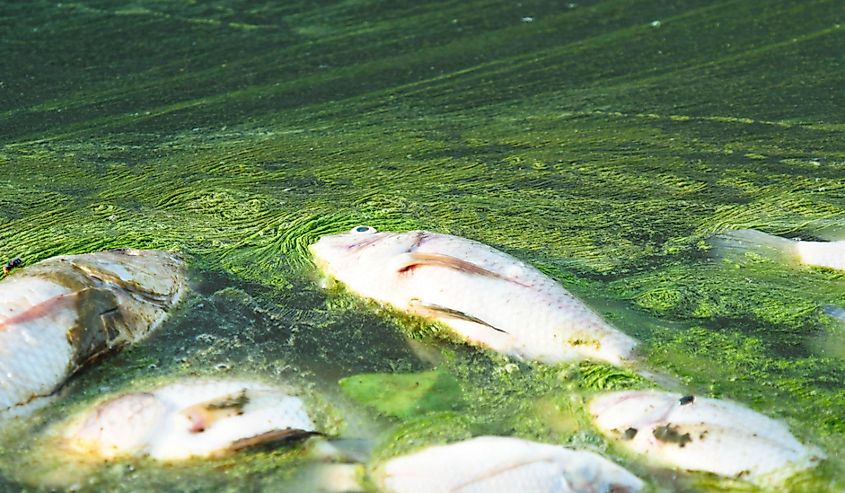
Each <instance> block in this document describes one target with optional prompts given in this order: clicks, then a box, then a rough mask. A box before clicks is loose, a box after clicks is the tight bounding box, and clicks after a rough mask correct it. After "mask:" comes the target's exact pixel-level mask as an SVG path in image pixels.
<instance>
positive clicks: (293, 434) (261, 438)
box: [228, 428, 324, 452]
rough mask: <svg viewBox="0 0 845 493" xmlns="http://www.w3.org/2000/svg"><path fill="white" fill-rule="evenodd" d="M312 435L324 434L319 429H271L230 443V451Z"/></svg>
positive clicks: (295, 439)
mask: <svg viewBox="0 0 845 493" xmlns="http://www.w3.org/2000/svg"><path fill="white" fill-rule="evenodd" d="M312 436H324V435H323V434H322V433H320V432H319V431H308V430H300V429H297V428H285V429H276V430H270V431H267V432H264V433H260V434H258V435H254V436H251V437H247V438H240V439H238V440H235V441H234V442H232V443H231V444H229V447H228V451H230V452H237V451H238V450H243V449H245V448H252V447H257V446H259V445H269V444H276V445H281V444H284V443H288V442H292V441H299V440H304V439H306V438H309V437H312Z"/></svg>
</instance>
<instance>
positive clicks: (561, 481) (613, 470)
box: [375, 436, 643, 493]
mask: <svg viewBox="0 0 845 493" xmlns="http://www.w3.org/2000/svg"><path fill="white" fill-rule="evenodd" d="M375 477H376V481H377V482H378V483H379V486H380V487H381V489H383V490H384V491H385V492H387V493H451V492H455V493H458V492H460V493H471V492H477V493H482V492H484V493H512V492H526V493H527V492H534V491H543V492H547V493H634V492H637V491H640V489H642V487H643V482H642V480H640V479H639V478H638V477H636V476H634V475H633V474H631V473H630V472H628V471H627V470H625V469H624V468H622V467H620V466H618V465H616V464H614V463H613V462H611V461H609V460H607V459H605V458H603V457H601V456H599V455H597V454H594V453H592V452H584V451H576V450H571V449H568V448H565V447H560V446H557V445H548V444H543V443H536V442H530V441H528V440H521V439H519V438H510V437H495V436H487V437H478V438H473V439H470V440H466V441H463V442H458V443H453V444H450V445H442V446H435V447H429V448H426V449H424V450H422V451H420V452H416V453H413V454H410V455H405V456H402V457H398V458H395V459H392V460H389V461H387V462H386V463H385V464H384V465H382V466H381V467H380V468H378V469H377V470H376V473H375Z"/></svg>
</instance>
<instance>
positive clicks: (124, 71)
mask: <svg viewBox="0 0 845 493" xmlns="http://www.w3.org/2000/svg"><path fill="white" fill-rule="evenodd" d="M842 46H845V5H843V3H842V2H838V1H820V0H818V1H813V0H795V1H775V0H735V1H706V2H705V1H691V0H684V1H681V0H678V1H636V0H616V1H610V0H606V1H576V2H575V3H572V4H567V3H565V2H536V1H522V2H503V1H465V2H458V1H453V2H447V1H441V2H403V1H392V2H387V1H381V2H379V1H375V0H348V1H341V2H334V1H312V2H297V1H288V2H269V1H268V2H260V1H256V2H248V1H234V0H232V1H204V2H194V1H156V0H137V1H134V2H127V3H123V2H106V1H94V0H87V1H81V2H62V3H57V2H45V1H38V0H35V1H30V2H10V1H0V53H2V55H3V56H2V57H0V225H1V226H0V233H2V234H0V258H2V259H4V260H5V259H8V258H11V257H14V256H20V257H22V258H23V259H24V261H25V262H26V263H27V264H31V263H33V262H36V261H38V260H40V259H43V258H46V257H49V256H52V255H56V254H64V253H81V252H89V251H96V250H101V249H105V248H112V247H135V248H166V249H176V250H179V251H181V252H183V254H184V255H185V256H186V257H187V258H188V259H189V260H190V261H191V263H192V266H193V269H194V271H195V274H194V278H195V279H196V281H195V290H194V295H193V296H191V297H190V298H189V299H188V300H187V301H186V303H185V304H184V306H183V308H182V309H181V310H180V311H179V313H178V314H177V315H176V316H174V317H173V319H172V320H171V321H170V322H169V323H168V324H166V325H165V326H164V327H162V329H161V330H160V331H159V332H158V333H157V334H156V335H155V336H153V337H152V338H150V339H149V340H147V341H145V342H144V343H142V344H140V345H138V346H137V347H135V348H133V349H132V350H131V351H126V352H124V353H121V354H119V355H116V356H114V357H111V358H107V359H105V360H103V361H101V362H100V363H99V364H98V365H96V366H94V367H91V368H90V369H88V370H86V371H83V372H82V373H81V374H79V375H77V377H75V378H74V379H73V380H72V381H71V382H70V383H69V385H68V386H67V387H66V388H65V389H64V390H63V393H62V395H61V397H60V399H59V400H58V402H56V403H54V404H53V406H52V407H48V408H46V409H44V410H42V411H40V412H38V413H36V414H35V415H34V416H33V417H31V418H29V419H27V420H24V421H23V422H22V423H19V424H18V425H17V426H16V427H15V428H14V429H13V430H12V431H7V432H6V434H5V437H4V438H3V450H2V451H1V452H2V453H0V455H2V459H3V460H2V463H0V471H2V476H3V479H2V481H3V482H5V487H6V488H7V489H9V490H11V491H14V490H18V489H21V488H27V489H38V488H48V486H45V485H44V483H43V479H44V478H45V477H47V474H46V473H43V474H42V472H43V471H53V473H55V471H56V470H61V469H62V468H66V467H70V466H67V465H56V464H55V463H53V462H51V461H48V460H45V459H44V455H45V454H44V452H43V450H42V449H40V448H39V447H40V445H39V440H38V439H37V437H38V436H40V434H41V433H42V432H43V431H44V430H46V429H48V428H49V427H50V424H51V423H54V422H57V421H58V420H60V418H61V417H62V416H63V415H65V414H67V413H69V412H72V411H74V410H77V409H80V408H82V407H84V406H85V405H86V404H87V403H90V402H92V401H93V400H94V399H96V398H97V397H98V396H100V395H101V394H102V393H103V392H105V391H111V392H118V391H121V390H124V389H129V388H139V387H143V386H144V385H149V384H151V383H154V382H158V381H162V380H168V379H171V378H173V377H174V376H177V375H180V376H181V375H209V374H211V375H221V376H234V375H237V376H252V377H255V378H261V379H265V380H278V381H284V382H288V383H292V384H295V385H297V386H300V387H302V388H304V389H306V391H307V392H311V393H313V394H314V396H315V399H316V400H319V401H320V404H319V405H317V407H318V408H321V409H324V411H325V413H326V414H327V415H331V416H332V417H331V420H332V422H333V423H334V425H333V426H334V428H333V429H334V430H335V434H336V435H338V436H342V437H349V438H353V437H364V438H368V439H371V440H373V442H374V446H375V449H374V451H373V457H374V460H377V459H379V458H386V457H389V456H391V455H395V454H396V453H400V452H402V451H404V450H409V449H412V448H414V447H418V446H421V445H424V444H426V443H441V442H444V441H450V440H456V439H459V438H464V437H468V436H472V435H478V434H483V433H492V434H508V435H517V436H522V437H526V438H530V439H536V440H541V441H545V442H551V443H561V444H569V445H575V446H580V447H588V448H591V449H593V450H597V451H600V452H603V453H605V455H607V456H608V457H610V458H612V459H614V460H616V461H617V462H619V463H621V464H623V465H625V466H626V467H629V468H631V469H632V470H633V471H634V472H635V473H637V474H638V475H640V476H641V477H643V478H644V479H646V480H647V481H648V482H649V484H650V485H651V486H650V487H651V488H653V489H654V490H655V491H711V490H720V491H734V490H737V491H748V490H751V491H754V489H753V488H752V487H750V486H748V485H744V484H741V483H737V482H729V481H718V480H716V479H714V478H711V477H706V476H705V475H691V474H690V475H687V474H681V475H678V476H675V475H673V474H671V473H670V472H668V471H666V470H661V469H657V468H653V467H649V466H648V465H646V464H644V463H642V462H639V461H637V459H636V458H635V457H633V456H630V455H628V454H626V453H625V452H623V451H621V450H618V449H616V448H614V447H613V446H612V445H610V444H608V443H607V442H606V441H604V440H603V439H602V438H601V437H600V435H599V434H598V433H597V432H596V431H595V430H594V429H593V428H592V427H591V426H590V425H589V423H588V420H587V419H586V416H585V415H584V406H583V399H584V398H585V397H586V396H588V395H589V394H590V393H591V392H594V391H596V390H601V389H608V388H614V389H616V388H634V387H641V386H644V385H646V383H645V382H643V381H642V380H641V379H638V378H637V377H635V376H634V375H633V374H630V373H627V372H624V371H620V370H615V369H612V368H609V367H606V366H602V365H596V364H589V363H583V364H576V365H561V366H559V367H554V368H551V367H543V366H534V367H532V366H529V365H524V364H513V363H509V362H508V361H507V360H505V359H503V358H501V357H496V356H493V355H490V354H487V353H485V352H483V351H478V350H474V349H470V348H466V347H464V346H461V345H459V344H454V343H450V342H448V341H442V340H440V339H437V338H432V337H430V336H429V335H426V334H430V333H431V332H435V331H436V330H435V329H432V328H431V327H420V326H419V325H420V324H419V322H418V321H409V320H405V319H403V318H402V317H397V316H395V314H389V313H381V312H380V311H379V310H377V309H375V308H374V307H372V306H369V305H367V304H365V303H363V302H361V301H359V300H356V299H354V297H350V296H349V295H348V294H345V293H343V292H338V291H337V290H330V291H326V290H323V289H322V288H320V283H319V276H318V274H317V273H316V272H315V269H314V267H313V265H311V263H310V261H309V258H308V255H307V250H306V247H307V245H308V244H309V243H311V242H313V241H314V240H315V239H316V238H317V237H319V235H321V234H326V233H333V232H339V231H343V230H346V229H348V228H350V227H352V226H354V225H356V224H360V223H364V224H371V225H373V226H376V227H377V228H379V229H382V230H407V229H419V228H424V229H430V230H434V231H440V232H446V233H452V234H457V235H461V236H466V237H469V238H473V239H476V240H479V241H482V242H485V243H488V244H490V245H493V246H495V247H497V248H499V249H501V250H503V251H506V252H508V253H511V254H513V255H515V256H517V257H519V258H521V259H523V260H525V261H528V262H530V263H532V264H533V265H535V266H537V267H539V268H540V269H541V270H543V271H544V272H546V273H547V274H549V275H550V276H552V277H554V278H555V279H557V280H559V281H560V282H561V283H562V284H563V285H564V286H566V287H567V288H568V289H570V290H572V291H573V292H575V293H576V294H578V295H579V296H580V297H582V298H583V299H584V300H585V301H587V302H588V303H589V304H590V305H591V306H593V307H595V308H596V309H598V310H599V311H600V312H601V313H602V314H603V315H605V316H606V318H608V319H609V320H611V321H612V322H613V323H614V324H615V325H617V326H618V327H620V328H622V329H623V330H625V331H626V332H628V333H629V334H631V335H633V336H635V337H637V338H638V339H640V340H641V341H643V345H644V347H645V353H646V357H647V359H648V362H649V364H650V365H651V366H653V367H655V368H658V369H660V370H662V371H665V372H667V373H672V374H674V375H677V377H678V378H679V379H681V380H682V381H683V382H684V385H686V386H687V387H688V388H689V390H690V391H694V392H696V393H701V394H705V395H712V396H718V397H728V398H732V399H736V400H738V401H741V402H743V403H745V404H747V405H749V406H750V407H752V408H754V409H756V410H758V411H760V412H763V413H765V414H767V415H770V416H773V417H777V418H779V419H782V420H784V421H785V422H786V423H788V424H789V426H790V428H791V429H792V431H793V432H794V434H795V435H796V436H798V437H799V439H801V440H802V441H804V442H807V443H813V444H816V445H818V446H820V447H821V448H823V449H824V450H825V451H826V452H827V454H828V456H829V459H828V460H827V461H826V462H825V463H823V464H822V465H821V466H820V467H819V468H817V469H815V470H813V471H810V472H808V473H805V474H801V475H799V476H797V477H796V478H793V480H791V481H790V482H789V483H788V484H787V485H786V486H784V487H783V489H784V490H785V491H794V492H822V491H845V458H843V456H842V454H841V453H840V450H841V449H842V448H843V445H845V437H843V434H845V383H843V382H845V324H842V323H840V322H837V321H836V320H834V319H832V318H831V317H829V316H827V315H826V314H825V313H824V312H823V311H822V310H821V308H820V307H822V306H826V305H834V306H845V277H843V274H842V273H841V272H835V271H831V270H825V269H818V268H807V267H795V266H788V265H783V264H780V263H778V262H774V261H771V260H768V259H765V258H744V259H739V260H736V261H734V260H731V261H718V260H714V259H713V258H712V256H711V255H710V254H709V252H708V251H707V247H706V244H705V242H704V240H705V239H706V238H708V237H709V236H710V235H711V234H712V233H713V232H715V231H719V230H722V229H725V228H745V227H752V228H758V229H762V230H765V231H767V232H770V233H774V234H779V235H784V236H790V237H802V238H809V239H812V238H817V237H819V235H820V234H821V233H820V232H821V231H824V230H826V229H829V228H830V226H832V225H833V226H835V225H837V224H838V225H842V224H843V222H845V219H843V215H844V214H843V212H845V117H843V110H842V109H843V108H845V90H843V87H845V58H843V52H842ZM413 328H416V329H418V330H416V331H413V330H411V329H413ZM420 329H421V330H420ZM406 332H414V333H415V334H419V333H420V332H422V333H423V335H421V336H419V335H418V337H420V339H419V340H418V341H417V342H415V343H413V344H409V342H408V340H407V339H406V337H405V333H406ZM434 366H436V367H437V368H438V370H437V371H438V372H439V373H437V375H443V374H445V375H446V377H442V378H445V380H444V381H445V382H446V383H443V382H441V383H439V384H437V385H433V386H432V388H434V389H436V390H438V391H439V392H441V391H442V392H447V395H452V394H449V393H454V399H453V400H454V402H452V403H450V402H447V400H446V399H433V398H430V397H426V396H422V398H424V399H426V400H425V402H426V405H424V406H421V407H420V408H419V409H420V411H419V412H412V411H408V409H409V408H408V407H403V406H402V405H401V403H400V404H397V405H396V406H394V407H390V408H388V409H381V410H379V409H378V406H376V408H374V407H372V406H371V405H369V404H368V398H367V392H366V388H364V390H361V389H360V388H357V387H356V388H355V389H354V390H349V389H348V387H351V386H354V385H352V384H347V385H346V386H345V388H347V390H346V393H344V390H342V389H341V388H340V386H338V384H337V382H338V381H339V380H340V379H342V378H346V377H354V376H355V375H359V374H364V373H395V372H402V373H411V372H423V371H427V370H429V369H431V368H432V367H434ZM424 375H429V374H428V373H426V374H424ZM385 378H386V377H385ZM350 381H352V380H344V382H350ZM394 384H395V385H396V386H397V388H401V385H402V382H401V381H399V382H394ZM456 386H457V390H456ZM443 389H446V390H445V391H444V390H443ZM370 397H371V399H370V400H372V401H377V398H376V397H377V396H370ZM413 398H420V396H413ZM396 409H399V411H396ZM337 421H343V423H339V422H337ZM304 456H305V452H304V451H303V450H300V449H290V450H264V451H256V452H251V453H246V454H242V455H239V456H235V457H230V458H226V459H216V460H213V461H208V462H199V461H197V462H193V463H189V464H187V465H168V466H161V465H157V464H154V463H151V462H147V461H139V462H132V461H122V462H118V463H116V464H110V465H107V466H104V467H101V468H95V469H93V470H90V471H87V472H86V473H85V474H84V475H83V476H82V477H83V479H82V480H79V482H78V484H80V485H81V488H82V489H83V490H89V491H100V490H105V489H108V490H114V491H207V490H209V489H215V490H220V491H226V490H228V491H249V490H267V491H278V490H279V489H281V488H284V487H287V488H288V489H290V490H291V491H293V490H295V489H302V488H305V487H304V486H302V484H303V482H302V481H301V478H300V477H299V471H300V470H302V469H304V468H307V467H308V464H309V461H308V460H307V459H305V458H304ZM59 475H60V474H59ZM57 488H62V487H57Z"/></svg>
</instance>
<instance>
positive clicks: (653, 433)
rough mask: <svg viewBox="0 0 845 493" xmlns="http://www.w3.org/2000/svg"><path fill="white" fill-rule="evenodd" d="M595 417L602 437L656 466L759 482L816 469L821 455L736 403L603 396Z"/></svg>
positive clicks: (658, 395) (660, 395) (594, 406)
mask: <svg viewBox="0 0 845 493" xmlns="http://www.w3.org/2000/svg"><path fill="white" fill-rule="evenodd" d="M590 413H591V414H592V415H593V418H594V420H595V423H596V426H597V427H598V428H599V430H601V432H602V433H604V434H605V435H607V436H608V437H610V438H613V439H615V440H618V441H619V442H620V443H622V444H623V445H624V446H625V447H627V448H629V449H631V450H633V451H635V452H637V453H640V454H643V455H645V456H647V457H649V458H650V459H653V460H655V461H657V462H660V463H663V464H668V465H672V466H677V467H681V468H683V469H687V470H691V471H707V472H712V473H716V474H719V475H722V476H728V477H736V478H744V479H750V480H755V479H758V478H760V477H763V476H765V475H769V474H775V473H781V474H787V475H788V474H791V473H793V472H796V471H798V470H801V469H806V468H809V467H812V466H814V465H815V464H816V463H817V462H818V461H819V460H821V459H822V458H824V454H822V453H821V451H819V450H817V449H815V448H812V447H806V446H804V445H802V444H801V443H800V442H798V440H797V439H796V438H795V437H794V436H792V434H791V433H790V432H789V429H787V427H786V426H785V425H784V424H783V423H780V422H778V421H775V420H773V419H771V418H768V417H766V416H763V415H762V414H760V413H757V412H755V411H752V410H751V409H748V408H746V407H744V406H741V405H740V404H737V403H735V402H731V401H726V400H719V399H708V398H702V397H694V396H691V395H688V396H683V395H681V394H673V393H669V392H658V391H650V390H645V391H642V390H634V391H625V392H614V393H610V394H606V395H602V396H599V397H597V398H595V399H593V400H592V402H591V403H590Z"/></svg>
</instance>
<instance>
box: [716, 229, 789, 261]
mask: <svg viewBox="0 0 845 493" xmlns="http://www.w3.org/2000/svg"><path fill="white" fill-rule="evenodd" d="M710 245H711V246H712V247H713V250H712V251H713V255H714V256H715V257H716V258H723V259H730V260H734V261H738V260H742V259H743V258H747V257H753V256H755V255H756V256H758V257H761V258H765V259H769V260H773V261H776V262H789V263H797V262H798V261H799V258H798V249H797V248H796V242H795V241H793V240H790V239H787V238H781V237H779V236H774V235H770V234H768V233H764V232H762V231H757V230H756V229H737V230H734V231H727V232H725V233H720V234H718V235H716V236H714V237H713V238H711V239H710Z"/></svg>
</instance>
